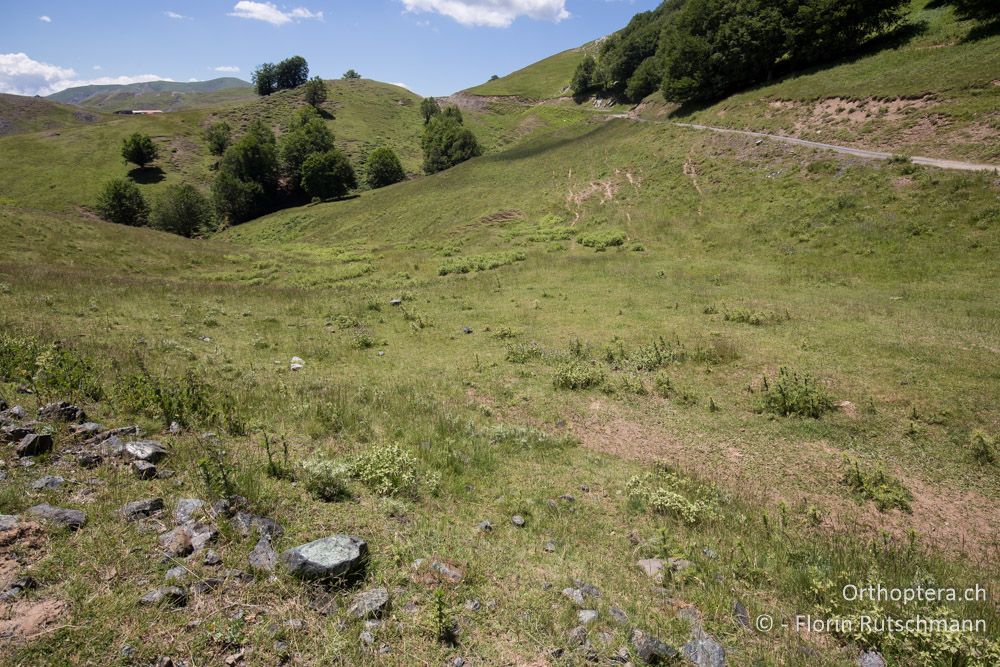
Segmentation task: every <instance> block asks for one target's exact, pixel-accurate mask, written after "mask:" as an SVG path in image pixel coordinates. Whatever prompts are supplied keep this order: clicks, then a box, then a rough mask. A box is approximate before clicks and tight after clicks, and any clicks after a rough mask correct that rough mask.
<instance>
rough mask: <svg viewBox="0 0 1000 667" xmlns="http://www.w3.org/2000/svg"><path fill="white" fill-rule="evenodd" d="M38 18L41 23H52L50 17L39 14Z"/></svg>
mask: <svg viewBox="0 0 1000 667" xmlns="http://www.w3.org/2000/svg"><path fill="white" fill-rule="evenodd" d="M38 20H39V21H41V22H42V23H52V19H50V18H49V17H48V16H39V17H38Z"/></svg>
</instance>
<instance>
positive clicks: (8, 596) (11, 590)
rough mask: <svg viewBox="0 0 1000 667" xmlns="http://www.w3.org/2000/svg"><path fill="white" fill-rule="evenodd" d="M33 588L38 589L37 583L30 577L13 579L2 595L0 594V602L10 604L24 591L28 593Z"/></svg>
mask: <svg viewBox="0 0 1000 667" xmlns="http://www.w3.org/2000/svg"><path fill="white" fill-rule="evenodd" d="M34 588H38V582H37V581H35V580H34V579H32V578H31V577H21V578H20V579H15V580H14V581H12V582H11V583H10V585H9V586H8V587H7V589H6V590H5V591H4V592H3V593H0V602H11V601H12V600H14V599H16V598H18V597H20V596H21V593H23V592H24V591H30V590H32V589H34Z"/></svg>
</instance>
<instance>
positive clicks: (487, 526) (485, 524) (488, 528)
mask: <svg viewBox="0 0 1000 667" xmlns="http://www.w3.org/2000/svg"><path fill="white" fill-rule="evenodd" d="M479 530H480V532H483V533H489V532H492V531H493V524H492V523H490V522H489V521H480V522H479Z"/></svg>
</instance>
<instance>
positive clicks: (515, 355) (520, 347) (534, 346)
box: [505, 343, 542, 364]
mask: <svg viewBox="0 0 1000 667" xmlns="http://www.w3.org/2000/svg"><path fill="white" fill-rule="evenodd" d="M541 357H542V348H540V347H539V346H538V343H512V344H510V345H508V346H507V354H506V355H505V358H506V359H507V361H509V362H510V363H512V364H526V363H528V362H529V361H534V360H535V359H541Z"/></svg>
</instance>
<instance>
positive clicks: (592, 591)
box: [573, 579, 601, 598]
mask: <svg viewBox="0 0 1000 667" xmlns="http://www.w3.org/2000/svg"><path fill="white" fill-rule="evenodd" d="M573 585H574V586H576V587H577V588H579V589H580V592H581V593H583V594H584V595H585V596H586V597H588V598H599V597H601V591H600V590H599V589H598V588H597V586H594V585H593V584H588V583H587V582H585V581H580V580H579V579H574V580H573Z"/></svg>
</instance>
